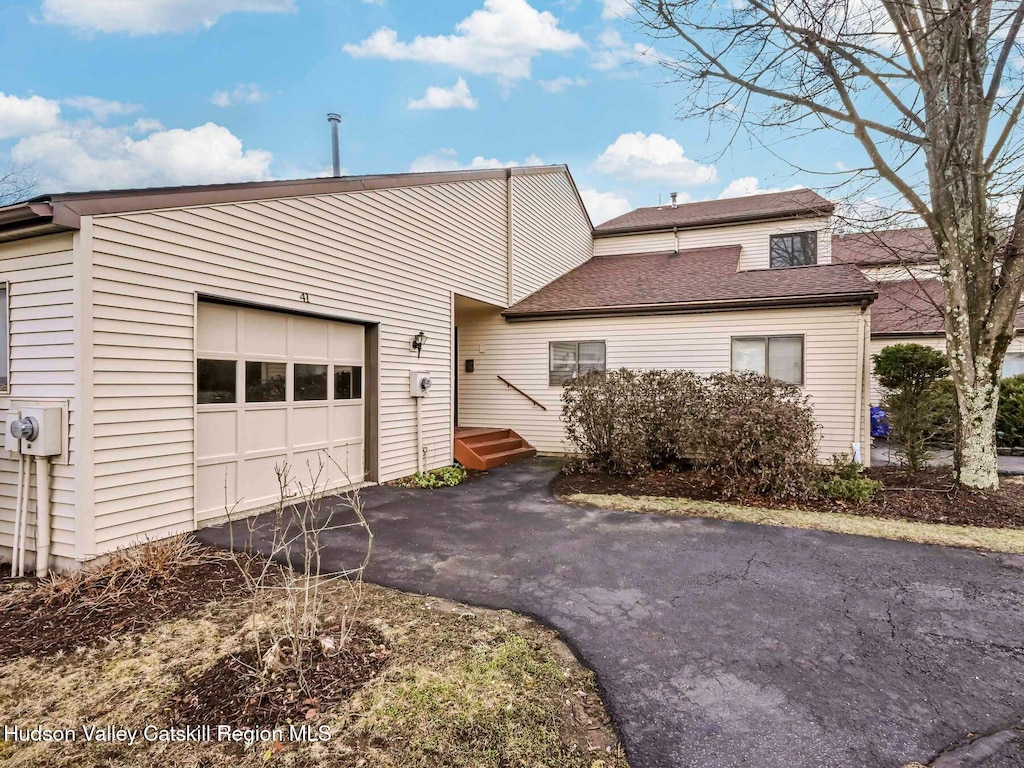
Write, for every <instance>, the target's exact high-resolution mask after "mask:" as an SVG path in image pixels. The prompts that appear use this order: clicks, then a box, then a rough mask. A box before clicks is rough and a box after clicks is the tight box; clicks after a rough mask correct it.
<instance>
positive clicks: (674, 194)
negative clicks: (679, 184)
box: [669, 192, 679, 208]
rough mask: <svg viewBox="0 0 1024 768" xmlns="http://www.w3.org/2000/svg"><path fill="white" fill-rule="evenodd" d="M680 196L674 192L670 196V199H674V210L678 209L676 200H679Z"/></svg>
mask: <svg viewBox="0 0 1024 768" xmlns="http://www.w3.org/2000/svg"><path fill="white" fill-rule="evenodd" d="M678 196H679V193H678V192H673V193H672V194H671V195H669V197H671V198H672V207H673V208H675V207H676V198H677V197H678Z"/></svg>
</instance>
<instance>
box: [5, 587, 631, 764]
mask: <svg viewBox="0 0 1024 768" xmlns="http://www.w3.org/2000/svg"><path fill="white" fill-rule="evenodd" d="M345 599H346V594H345V593H344V592H343V591H340V590H338V591H332V592H331V593H330V594H329V595H327V597H326V603H325V607H326V610H327V615H328V617H329V616H330V614H331V612H332V611H335V612H340V611H342V610H343V608H344V600H345ZM361 618H362V620H364V621H368V622H369V623H371V624H373V625H374V626H375V627H376V628H377V629H378V630H379V631H380V632H381V633H382V634H383V635H384V636H385V637H386V638H387V640H388V643H389V647H390V651H391V659H390V663H389V665H388V666H387V667H386V668H385V671H384V673H383V674H382V675H380V676H379V677H377V678H376V679H374V680H373V681H371V682H370V683H369V684H368V685H367V686H366V687H364V688H363V689H362V690H361V691H359V692H358V693H357V694H356V695H355V696H354V697H353V698H351V699H350V700H348V701H347V702H345V703H343V704H339V705H337V706H336V707H334V708H333V709H326V710H324V711H322V712H320V713H319V715H318V717H317V718H316V719H315V720H314V721H313V722H314V724H315V725H318V726H319V725H326V726H328V727H330V729H331V731H332V736H333V738H332V739H331V740H330V741H327V742H323V743H313V744H305V745H296V744H286V745H282V746H279V747H275V745H273V744H267V743H262V744H258V745H254V746H253V747H252V748H249V749H243V748H240V747H235V746H227V745H218V744H212V745H211V744H188V743H186V744H144V745H142V746H138V745H136V746H135V747H129V746H126V745H116V744H115V745H109V744H108V745H104V744H99V743H83V742H81V741H79V742H78V743H76V744H73V745H66V746H56V745H52V744H46V745H44V744H33V745H20V744H12V743H9V742H8V743H4V742H0V763H3V764H4V765H10V766H12V767H16V768H24V767H25V766H31V767H32V768H36V767H37V766H47V767H48V768H49V767H51V766H52V768H70V767H71V766H75V767H76V768H93V766H98V765H111V766H113V765H116V766H119V768H152V766H156V765H158V766H161V767H163V766H172V767H173V766H181V767H182V768H184V767H185V766H188V767H189V768H193V767H194V766H198V765H203V766H204V768H219V767H220V766H225V767H226V766H248V765H251V766H256V765H282V766H295V767H298V766H314V765H316V766H321V765H329V766H332V767H334V766H367V768H369V766H395V767H396V768H397V767H398V766H402V768H405V766H444V765H452V766H467V767H468V766H471V765H472V766H481V768H488V767H493V768H498V766H508V765H522V766H530V767H531V768H533V767H534V766H552V768H554V767H555V766H558V768H562V767H563V766H565V767H568V768H591V767H592V766H595V765H596V766H603V767H604V768H623V767H625V766H626V765H627V764H626V760H625V758H624V757H623V755H622V752H621V749H620V748H619V746H618V742H617V740H616V737H615V735H614V731H613V729H612V727H611V725H610V723H609V722H608V720H607V716H606V714H605V711H604V708H603V706H602V704H601V702H600V699H599V696H598V692H597V687H596V682H595V679H594V676H593V674H592V673H591V672H589V671H588V670H585V669H584V668H583V667H581V666H580V664H579V663H578V662H577V661H576V660H575V658H574V657H573V656H572V654H571V653H570V652H569V651H568V649H567V648H566V647H565V646H564V645H563V644H561V643H560V642H559V641H558V639H557V636H556V635H555V633H554V632H552V631H550V630H548V629H545V628H543V627H540V626H539V625H537V624H535V623H533V622H531V621H529V620H527V619H525V618H523V617H521V616H517V615H515V614H511V613H507V612H494V611H485V610H478V609H472V608H467V607H466V606H462V605H457V604H452V603H446V602H443V601H439V600H434V599H430V598H424V597H418V596H414V595H408V594H404V593H400V592H395V591H393V590H388V589H384V588H381V587H376V586H372V585H366V588H365V593H364V604H363V609H362V611H361ZM248 623H249V624H250V625H251V621H249V622H248ZM246 624H247V618H246V606H245V605H244V602H243V601H242V600H235V599H232V600H224V601H221V602H216V603H210V604H207V605H206V606H205V607H204V608H203V609H202V610H200V611H199V612H197V613H194V614H193V615H190V616H189V617H188V618H179V619H176V620H173V621H168V622H164V623H160V624H158V625H156V626H153V627H151V628H149V629H148V630H147V631H145V632H143V633H140V634H126V635H122V636H119V637H116V638H114V639H112V640H110V641H109V642H108V643H107V644H105V645H102V646H97V647H93V648H83V649H80V650H76V651H74V652H71V653H68V654H65V655H60V656H53V657H45V658H40V657H27V658H22V659H18V660H14V661H11V662H8V663H6V664H0V712H3V713H4V715H5V717H4V721H5V722H7V723H17V724H19V725H23V726H24V725H35V724H47V725H50V726H60V725H69V726H81V725H82V724H83V723H90V724H101V725H104V724H112V725H118V726H123V727H141V726H144V725H147V724H151V723H152V724H158V725H160V724H164V723H165V719H164V708H165V707H166V705H167V703H168V700H169V697H171V696H172V695H173V694H174V692H175V691H176V690H178V689H179V688H180V687H181V685H182V684H183V682H185V681H186V680H191V679H194V678H195V677H196V676H198V675H199V674H201V673H202V672H203V671H205V670H207V669H209V668H210V667H211V666H212V665H214V664H215V663H216V662H217V661H218V659H220V658H222V657H223V656H225V655H226V654H229V653H233V652H237V651H238V650H239V649H240V648H242V647H244V645H245V643H246V642H247V640H248V634H247V633H249V632H250V631H251V629H252V628H251V626H246ZM268 756H269V759H267V758H268Z"/></svg>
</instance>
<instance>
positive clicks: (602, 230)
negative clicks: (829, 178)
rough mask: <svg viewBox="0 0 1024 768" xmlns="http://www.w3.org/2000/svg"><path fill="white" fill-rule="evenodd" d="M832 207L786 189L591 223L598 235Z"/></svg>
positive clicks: (810, 192) (810, 212) (824, 211)
mask: <svg viewBox="0 0 1024 768" xmlns="http://www.w3.org/2000/svg"><path fill="white" fill-rule="evenodd" d="M834 208H835V206H834V205H833V204H832V203H831V202H830V201H829V200H827V199H826V198H824V197H822V196H821V195H819V194H818V193H817V192H814V191H813V190H810V189H794V190H791V191H789V192H773V193H771V194H767V195H751V196H749V197H731V198H727V199H725V200H705V201H703V202H699V203H683V204H681V205H677V206H676V207H675V208H673V207H672V206H671V205H659V206H657V207H653V208H637V209H636V210H635V211H630V212H629V213H625V214H623V215H622V216H619V217H617V218H614V219H612V220H611V221H606V222H604V224H600V225H599V226H597V227H595V228H594V235H595V236H596V237H600V236H602V235H612V234H621V233H624V232H643V231H648V230H651V231H654V230H659V229H672V228H673V227H679V228H680V229H687V228H693V227H705V226H711V225H714V224H735V223H740V222H745V221H759V220H762V219H764V220H770V219H784V218H801V217H806V216H821V215H827V214H830V213H832V211H833V210H834Z"/></svg>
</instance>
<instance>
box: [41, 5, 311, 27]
mask: <svg viewBox="0 0 1024 768" xmlns="http://www.w3.org/2000/svg"><path fill="white" fill-rule="evenodd" d="M293 10H295V0H43V7H42V11H43V21H46V22H49V23H51V24H64V25H66V26H70V27H75V28H76V29H79V30H81V31H83V32H127V33H129V34H131V35H156V34H160V33H161V32H185V31H188V30H192V29H201V28H207V29H208V28H210V27H212V26H213V25H214V24H216V23H217V21H218V20H219V19H220V17H221V16H224V15H226V14H229V13H242V12H246V13H284V12H288V11H293Z"/></svg>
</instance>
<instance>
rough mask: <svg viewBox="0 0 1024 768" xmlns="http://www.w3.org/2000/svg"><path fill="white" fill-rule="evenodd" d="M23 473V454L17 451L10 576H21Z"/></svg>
mask: <svg viewBox="0 0 1024 768" xmlns="http://www.w3.org/2000/svg"><path fill="white" fill-rule="evenodd" d="M24 474H25V454H23V453H21V452H19V453H18V494H17V497H16V500H15V502H14V537H13V538H12V539H11V576H21V575H22V574H21V570H22V566H21V556H20V555H21V549H20V548H19V546H18V545H19V542H20V541H21V526H23V525H24V524H25V523H24V519H23V516H24V513H23V512H22V509H21V505H22V493H21V492H22V480H21V479H22V476H23V475H24Z"/></svg>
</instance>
